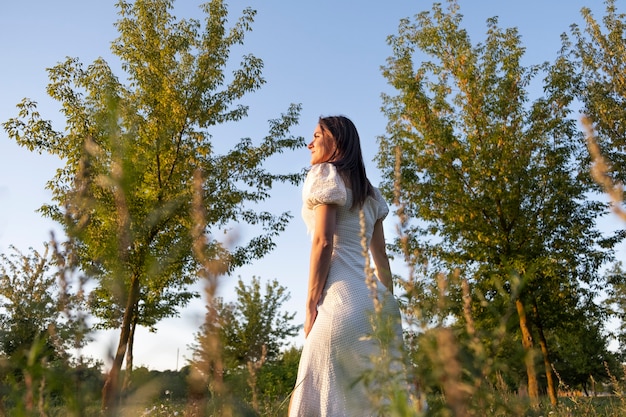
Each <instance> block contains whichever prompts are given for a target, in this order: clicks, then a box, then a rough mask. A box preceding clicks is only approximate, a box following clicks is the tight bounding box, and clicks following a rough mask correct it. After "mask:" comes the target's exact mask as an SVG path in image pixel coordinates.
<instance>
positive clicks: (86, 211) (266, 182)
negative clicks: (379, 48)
mask: <svg viewBox="0 0 626 417" xmlns="http://www.w3.org/2000/svg"><path fill="white" fill-rule="evenodd" d="M117 7H118V9H119V15H120V19H119V20H118V22H117V24H116V25H117V28H118V31H119V34H120V36H119V37H118V38H117V39H116V40H115V41H114V42H113V44H112V52H113V54H114V55H115V56H117V57H118V58H119V60H120V62H121V67H122V69H123V71H124V75H123V77H122V78H118V77H117V76H115V75H114V73H113V71H112V70H111V68H110V67H109V65H108V64H107V63H106V62H105V61H104V60H103V59H97V60H96V61H95V62H93V63H92V64H91V65H89V66H88V67H87V68H84V67H83V65H82V64H81V63H80V62H79V60H78V59H75V58H68V59H67V60H66V61H65V62H62V63H59V64H58V65H56V66H55V67H53V68H51V69H49V76H50V80H51V82H50V84H49V86H48V94H49V95H50V96H51V97H52V98H54V99H56V100H57V101H59V102H60V103H61V105H62V113H63V115H64V116H65V119H66V126H65V128H64V130H60V131H59V130H54V129H53V127H52V124H51V123H50V122H48V121H46V120H44V119H42V118H41V117H40V115H39V113H38V111H37V107H36V104H35V103H34V102H33V101H30V100H27V99H25V100H24V101H23V102H22V103H20V104H19V105H18V108H19V116H18V117H17V118H13V119H10V120H9V121H8V122H6V123H4V128H5V130H6V131H7V132H8V134H9V136H10V137H11V138H12V139H14V140H15V141H16V142H17V143H18V144H20V145H22V146H25V147H27V148H29V149H31V150H37V151H39V152H44V151H45V152H49V153H51V154H55V155H57V156H59V157H60V158H61V159H62V160H64V161H65V162H66V165H65V167H64V168H63V169H61V170H59V171H58V173H57V175H56V176H55V177H54V178H53V179H52V180H51V181H50V182H49V184H48V187H49V188H50V189H51V191H52V193H53V202H52V203H51V204H49V205H46V206H44V207H42V209H41V210H42V212H43V213H44V215H46V216H48V217H50V218H52V219H54V220H56V221H58V222H59V223H61V224H62V225H63V227H64V229H65V232H66V233H67V235H68V236H70V237H71V238H72V239H74V240H73V241H75V243H76V247H77V252H78V256H79V258H80V260H81V267H82V268H83V270H84V271H86V272H87V273H88V274H90V275H91V276H94V277H96V278H97V284H98V285H97V289H96V290H95V292H94V297H93V299H92V300H93V302H92V307H94V311H95V313H96V314H98V315H99V316H100V318H101V319H102V320H103V322H102V325H103V326H105V327H113V326H117V327H119V329H120V337H119V342H118V346H117V349H116V351H115V352H114V354H113V356H114V360H113V364H112V367H111V370H110V372H109V374H108V377H107V380H106V383H105V386H104V388H103V407H104V408H107V409H108V410H110V412H111V413H113V412H114V407H115V405H116V399H117V397H118V393H119V381H118V379H119V375H120V368H121V366H122V362H123V360H124V357H125V355H126V354H127V352H132V343H133V337H132V336H133V330H134V328H135V326H136V325H144V326H148V327H152V326H154V325H155V324H156V323H157V322H158V321H159V320H160V319H162V318H164V317H168V316H172V315H175V314H177V309H178V308H179V307H181V306H184V305H185V304H186V303H187V302H188V301H189V300H190V299H191V298H192V297H194V296H195V294H194V293H193V292H192V291H190V289H189V285H190V284H191V283H193V282H194V281H195V279H196V276H197V275H196V271H197V270H198V262H197V259H194V256H193V251H192V246H193V243H194V242H193V237H192V233H191V230H192V229H193V227H194V222H193V220H192V215H191V208H192V199H193V195H194V191H193V178H194V175H198V173H199V176H200V177H201V178H202V180H203V181H202V187H201V192H200V193H201V196H200V197H201V199H202V204H203V206H204V207H205V208H206V212H207V215H206V228H205V230H204V231H205V234H206V236H215V235H218V234H219V230H220V229H224V228H226V227H229V226H231V225H233V224H235V225H237V224H240V223H241V224H248V225H252V227H255V230H256V232H255V233H257V232H258V234H257V235H256V236H254V237H253V238H252V239H250V240H249V241H247V242H244V243H243V244H241V245H240V246H236V247H233V248H227V247H226V245H224V244H222V243H220V242H218V241H217V240H216V239H209V243H208V244H207V245H206V248H205V252H206V253H205V256H206V258H207V259H212V260H216V261H219V262H220V264H221V265H223V268H222V270H221V272H230V271H232V270H233V269H234V268H236V267H237V266H240V265H242V264H245V263H248V262H250V261H251V260H253V259H257V258H260V257H262V256H264V255H265V254H266V253H267V252H268V251H270V250H271V249H272V248H273V247H274V243H273V237H275V236H276V235H277V234H278V233H280V232H281V231H282V230H284V227H285V226H286V224H287V222H288V221H289V219H290V217H291V215H290V214H289V213H282V214H278V215H276V214H272V213H269V212H265V211H262V210H260V209H258V207H259V206H253V204H255V203H259V202H262V201H264V200H266V199H267V198H268V197H269V196H270V194H269V192H270V190H271V188H272V186H273V184H274V183H275V182H277V181H280V182H285V181H288V182H291V183H294V184H295V183H297V182H298V181H299V180H300V174H299V173H298V174H296V173H288V174H277V173H272V172H269V171H268V170H267V169H266V168H264V163H265V161H266V160H267V159H268V158H269V157H271V156H273V155H276V154H279V153H282V152H283V151H285V150H287V149H295V148H296V147H299V146H302V144H303V139H302V138H294V137H292V136H290V135H289V129H290V128H291V127H292V126H293V125H294V124H296V123H297V119H298V115H299V110H300V107H299V106H297V105H291V106H290V107H289V109H288V111H287V112H286V113H285V114H283V115H281V116H280V117H279V118H277V119H275V120H271V121H270V122H269V133H268V134H267V136H265V137H264V138H262V139H261V140H260V143H256V144H255V142H254V141H253V140H252V139H250V138H243V139H241V140H239V141H234V140H233V139H232V138H229V137H221V136H220V137H218V138H213V136H212V132H213V131H212V129H213V128H214V127H215V126H216V125H218V124H226V123H228V122H237V121H240V120H241V119H242V118H244V117H246V116H247V113H248V108H247V106H245V105H243V104H239V100H240V99H242V98H243V97H244V96H245V95H246V94H248V93H251V92H254V91H256V90H257V89H258V88H260V86H261V85H262V84H263V83H264V79H263V78H262V75H261V70H262V66H263V63H262V61H261V60H260V59H259V58H257V57H255V56H254V55H251V54H250V55H245V56H243V58H242V60H241V62H240V63H239V64H238V65H236V64H232V63H231V59H230V50H231V48H232V47H233V46H236V45H239V44H242V43H243V41H244V35H245V34H246V33H247V32H248V31H249V30H251V24H252V22H253V18H254V15H255V12H254V11H253V10H251V9H246V10H244V11H243V14H242V16H241V17H240V18H239V19H238V20H237V21H236V22H235V23H234V25H232V26H231V27H230V28H229V27H227V18H228V12H227V8H226V5H225V4H224V2H222V1H220V0H212V1H210V2H208V3H205V4H203V5H202V6H201V9H202V11H203V13H204V14H205V19H204V21H202V22H201V21H199V20H196V19H188V20H177V19H175V18H174V16H173V15H172V8H173V1H171V0H138V1H135V2H132V3H129V2H126V1H119V2H118V3H117ZM228 71H232V72H230V73H229V72H228ZM217 149H225V151H223V152H221V151H220V152H218V150H217Z"/></svg>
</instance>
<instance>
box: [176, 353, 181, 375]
mask: <svg viewBox="0 0 626 417" xmlns="http://www.w3.org/2000/svg"><path fill="white" fill-rule="evenodd" d="M179 350H180V348H176V372H178V351H179Z"/></svg>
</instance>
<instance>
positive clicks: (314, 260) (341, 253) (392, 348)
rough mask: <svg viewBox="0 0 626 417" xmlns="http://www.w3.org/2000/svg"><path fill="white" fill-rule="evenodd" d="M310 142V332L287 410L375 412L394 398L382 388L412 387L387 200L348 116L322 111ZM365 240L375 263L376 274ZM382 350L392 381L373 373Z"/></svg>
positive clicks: (302, 416) (306, 197)
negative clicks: (386, 230) (386, 223)
mask: <svg viewBox="0 0 626 417" xmlns="http://www.w3.org/2000/svg"><path fill="white" fill-rule="evenodd" d="M308 149H309V150H310V151H311V165H312V167H311V169H310V171H309V173H308V175H307V178H306V181H305V183H304V189H303V193H302V197H303V208H302V215H303V218H304V220H305V223H306V225H307V228H308V231H309V232H310V233H311V232H312V246H311V255H310V268H309V283H308V293H307V301H306V317H305V322H304V334H305V337H306V340H305V343H304V347H303V350H302V357H301V359H300V366H299V369H298V378H297V381H296V386H295V388H294V391H293V394H292V398H291V403H290V408H289V416H290V417H309V416H311V417H312V416H315V417H337V416H371V415H377V414H378V412H379V411H381V410H380V407H381V406H382V407H384V406H386V405H385V404H386V403H387V405H388V402H389V396H388V395H384V394H383V395H381V392H382V391H384V389H393V388H394V387H395V388H399V389H401V390H402V389H404V388H405V387H406V380H405V378H404V366H403V364H404V362H403V361H402V353H401V347H402V346H401V345H402V327H401V324H400V312H399V309H398V305H397V303H396V301H395V299H394V298H393V294H392V292H393V285H392V280H391V271H390V268H389V259H388V257H387V253H386V250H385V237H384V234H383V225H382V222H383V219H384V218H385V216H386V215H387V213H388V212H389V208H388V207H387V204H386V203H385V201H384V200H383V199H382V196H381V194H380V192H379V191H378V189H376V188H375V187H373V186H372V185H371V184H370V182H369V180H368V179H367V176H366V173H365V165H364V163H363V157H362V154H361V145H360V141H359V135H358V133H357V130H356V128H355V126H354V124H353V123H352V122H351V121H350V120H349V119H347V118H346V117H343V116H337V117H323V118H320V119H319V124H318V125H317V127H316V129H315V132H314V133H313V140H312V141H311V143H309V145H308ZM363 238H364V240H362V239H363ZM364 243H365V244H366V245H367V247H366V250H369V252H370V253H371V259H372V260H373V261H374V266H375V277H374V278H373V279H372V277H371V276H370V277H369V278H370V280H368V276H367V275H368V274H367V273H366V267H367V265H369V262H366V259H365V256H364V253H367V252H364V246H363V245H364ZM368 261H369V259H368ZM376 277H377V280H376ZM375 306H378V307H375ZM375 310H376V311H377V314H376V315H373V313H374V311H375ZM381 319H382V320H381ZM374 322H375V323H378V325H376V326H374V327H377V328H378V330H379V331H382V330H383V329H381V328H380V327H381V326H383V327H384V326H385V324H381V323H387V325H386V326H387V328H391V332H390V333H391V335H392V337H390V338H389V337H386V338H384V340H385V342H381V341H380V340H383V339H378V338H376V337H375V331H374V330H373V326H372V323H374ZM373 335H374V337H371V336H373ZM387 336H389V335H388V334H387ZM381 343H385V346H384V349H381V347H383V346H381ZM383 351H384V352H386V354H387V355H389V358H388V359H389V362H386V365H385V371H388V374H387V375H386V376H385V381H384V382H385V384H384V385H385V386H384V387H382V386H381V385H375V384H374V383H373V382H374V381H376V378H374V379H372V378H368V375H369V376H371V375H372V372H373V371H375V369H373V367H374V365H373V363H374V362H376V361H374V360H373V359H376V360H379V359H381V355H382V352H383ZM379 371H380V370H379ZM379 379H380V378H378V380H379ZM378 382H381V381H380V380H379V381H378ZM395 392H396V393H397V390H396V391H395ZM407 395H408V393H407ZM381 398H382V401H381Z"/></svg>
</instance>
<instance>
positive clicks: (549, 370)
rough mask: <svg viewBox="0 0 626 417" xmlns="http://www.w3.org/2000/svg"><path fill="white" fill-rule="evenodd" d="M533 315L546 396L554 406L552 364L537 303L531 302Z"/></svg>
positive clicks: (556, 400)
mask: <svg viewBox="0 0 626 417" xmlns="http://www.w3.org/2000/svg"><path fill="white" fill-rule="evenodd" d="M533 314H534V316H535V324H536V325H537V332H538V333H539V346H541V354H542V355H543V365H544V367H545V368H546V380H547V382H548V396H549V397H550V404H552V405H556V403H557V402H558V399H557V395H556V387H555V386H554V375H553V374H552V363H551V362H550V358H549V357H548V342H547V341H546V337H545V335H544V334H543V327H542V326H541V319H540V317H539V308H538V307H537V302H536V301H534V302H533Z"/></svg>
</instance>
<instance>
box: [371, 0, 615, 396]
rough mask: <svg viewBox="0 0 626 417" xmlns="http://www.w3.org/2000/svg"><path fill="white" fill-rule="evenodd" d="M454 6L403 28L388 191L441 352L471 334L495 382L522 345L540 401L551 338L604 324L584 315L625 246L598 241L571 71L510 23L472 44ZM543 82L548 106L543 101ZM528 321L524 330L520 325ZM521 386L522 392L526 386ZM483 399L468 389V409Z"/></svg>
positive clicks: (394, 70) (426, 322)
mask: <svg viewBox="0 0 626 417" xmlns="http://www.w3.org/2000/svg"><path fill="white" fill-rule="evenodd" d="M448 5H449V9H448V11H444V10H443V9H442V7H441V5H440V4H435V5H434V6H433V8H432V11H431V12H423V13H420V14H419V15H417V16H416V18H415V21H411V20H410V19H403V20H402V21H401V23H400V27H399V30H398V34H397V35H394V36H391V37H390V38H389V44H390V45H391V47H392V50H393V56H392V57H390V58H389V59H388V63H387V66H386V67H385V68H384V70H383V72H384V75H385V76H386V77H387V79H388V80H389V82H390V84H391V85H392V86H393V87H394V88H395V89H396V91H397V95H396V96H389V95H387V96H385V97H384V102H385V107H384V112H385V114H386V116H387V118H388V121H389V122H388V127H387V132H388V134H387V136H385V137H382V138H380V141H379V142H380V152H379V154H378V162H379V166H380V168H381V169H382V171H383V178H386V181H385V182H384V184H383V188H384V190H385V192H386V195H387V197H388V198H393V199H394V202H395V204H396V207H397V214H398V215H399V217H400V219H401V222H402V224H401V227H402V230H401V231H402V235H401V236H400V237H399V238H398V239H397V240H396V242H395V245H394V248H395V250H396V251H397V252H398V253H401V254H403V255H404V256H405V259H406V260H407V262H408V264H409V267H410V269H411V271H413V272H414V273H415V274H416V275H415V276H414V277H413V279H410V280H409V283H408V284H409V286H408V289H409V299H410V300H419V302H421V300H424V301H426V302H430V307H431V310H430V311H424V310H423V309H422V308H421V306H419V305H418V304H415V301H413V302H409V303H407V307H408V311H407V312H408V314H409V315H412V316H414V317H418V318H419V319H420V320H421V321H420V322H419V323H418V327H419V326H424V327H425V328H429V327H431V326H433V325H434V326H435V327H438V328H440V329H441V331H440V332H437V333H436V335H437V337H435V340H436V341H438V343H441V342H442V340H443V339H445V338H447V337H448V332H449V331H453V332H454V333H455V334H456V333H458V334H459V335H457V336H456V337H460V338H461V340H465V341H466V343H467V346H466V347H464V348H463V349H461V351H459V352H457V353H455V354H461V352H462V351H466V352H469V353H471V354H472V355H474V357H475V359H476V360H477V361H478V363H474V364H472V366H471V367H470V368H467V369H464V370H463V372H469V373H470V374H473V375H474V373H472V372H473V371H476V372H479V373H478V374H475V375H476V377H480V372H482V373H483V375H482V377H486V378H487V379H488V380H492V381H494V380H495V379H496V377H497V375H498V372H502V371H505V369H497V367H496V365H497V364H494V363H493V361H492V360H491V359H490V358H492V355H493V354H501V352H502V351H501V347H505V346H511V344H510V339H511V338H514V340H515V339H516V340H517V341H518V343H520V344H521V345H522V346H523V348H524V350H523V354H522V355H519V354H515V355H514V357H516V358H519V360H521V361H522V364H523V366H524V368H525V370H526V374H527V378H528V379H527V383H528V387H527V389H528V390H529V393H530V396H531V398H533V399H534V401H535V404H537V401H538V394H539V387H538V380H537V378H536V376H535V372H536V371H535V368H537V367H538V366H539V365H541V364H543V365H544V369H545V376H546V377H547V378H552V376H553V375H552V369H551V368H552V367H551V365H550V359H551V356H552V351H551V350H550V349H551V348H550V344H549V342H550V340H551V337H552V336H551V334H552V333H554V332H559V331H561V332H562V331H564V329H563V328H562V324H563V323H569V322H577V320H583V322H580V321H578V325H579V326H582V327H583V328H587V326H597V324H596V323H597V322H601V321H602V319H603V318H604V317H605V313H604V311H603V310H602V309H601V308H599V307H597V306H595V307H594V308H593V309H592V310H590V311H591V313H593V314H590V315H581V314H578V313H579V312H580V311H581V310H582V309H585V308H587V307H588V303H590V302H592V301H590V300H593V299H594V295H596V294H598V288H599V286H601V285H602V276H601V274H600V273H599V269H600V267H601V266H602V265H603V264H604V263H605V262H606V261H608V260H610V259H611V258H612V256H613V253H612V248H613V246H614V245H615V244H616V243H617V242H619V240H620V239H621V236H615V237H609V238H605V237H604V236H602V235H601V233H600V232H599V231H598V229H597V228H596V225H595V221H596V219H597V218H598V217H599V216H600V215H602V214H603V213H605V212H606V207H605V206H603V205H602V204H601V203H599V202H596V201H593V200H590V199H588V196H587V192H588V191H589V183H590V181H589V180H588V179H586V180H581V179H583V178H588V177H586V176H585V173H584V172H583V171H581V168H580V167H581V166H583V165H582V162H583V161H582V154H583V151H584V142H583V141H582V135H581V133H580V132H579V131H577V130H576V124H575V121H574V120H573V119H572V118H571V117H570V114H571V109H570V105H571V103H572V100H573V99H574V97H573V96H572V94H571V93H570V90H569V89H568V87H569V84H568V83H569V82H570V81H571V78H570V71H571V69H572V64H571V63H570V62H568V61H567V60H565V59H558V60H557V61H555V63H554V64H552V65H549V64H547V63H546V64H541V65H533V66H529V67H525V66H523V65H522V64H521V58H522V57H523V54H524V48H523V46H522V45H521V41H520V37H519V34H518V33H517V31H516V30H515V29H501V28H500V27H499V26H498V21H497V18H491V19H488V21H487V33H486V38H485V40H484V42H482V43H478V44H476V45H473V44H472V42H471V40H470V38H469V35H468V34H467V32H466V31H465V30H464V29H463V28H462V27H461V23H462V15H461V14H460V13H459V10H458V5H457V4H456V2H454V1H450V2H448ZM416 62H419V63H420V64H419V65H418V64H415V63H416ZM540 74H544V75H545V78H544V79H543V85H544V91H545V96H544V97H540V98H538V99H536V100H534V101H532V102H530V99H529V96H528V91H529V88H530V85H531V83H532V82H533V81H534V80H535V78H536V77H537V76H538V75H540ZM408 219H412V220H408ZM442 273H443V275H441V274H442ZM437 277H440V278H439V279H437ZM413 292H414V293H413ZM442 297H445V298H446V299H449V300H450V302H441V300H442ZM412 309H413V310H415V311H411V310H412ZM417 310H419V311H417ZM516 316H517V329H516V327H515V326H512V323H511V322H510V321H509V319H511V318H515V317H516ZM451 319H452V321H451ZM450 323H452V327H453V328H452V329H450V330H447V329H446V327H448V325H449V324H450ZM438 338H443V339H438ZM539 347H541V352H540V351H539ZM598 348H599V349H600V351H596V352H594V353H595V354H594V355H593V356H591V357H588V358H587V360H589V361H590V362H591V361H593V362H595V363H596V365H598V364H601V363H602V362H601V361H602V359H598V357H597V355H601V354H603V353H604V352H605V349H603V348H604V346H603V347H602V348H600V347H598ZM440 353H443V352H440ZM540 358H543V360H541V359H540ZM598 361H600V362H598ZM446 363H450V362H449V361H443V362H441V363H440V365H442V366H443V365H444V364H446ZM483 364H491V365H489V366H487V368H485V367H483V366H482V365H483ZM425 372H428V369H426V371H425ZM459 372H461V371H460V370H459ZM485 372H486V374H484V373H485ZM459 375H461V374H459ZM508 378H509V379H510V380H511V381H515V388H516V389H521V388H523V387H524V385H526V384H525V383H524V382H523V381H520V380H515V379H516V378H515V375H508ZM548 384H550V379H548ZM476 388H477V387H472V386H470V385H468V386H466V388H465V392H463V391H464V390H463V389H461V391H459V392H458V395H459V398H461V399H462V398H466V399H468V398H469V397H471V395H470V394H471V393H472V392H473V390H475V389H476ZM551 388H552V392H555V387H554V383H553V382H552V386H551ZM447 396H448V397H450V396H451V393H450V392H448V393H447Z"/></svg>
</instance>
